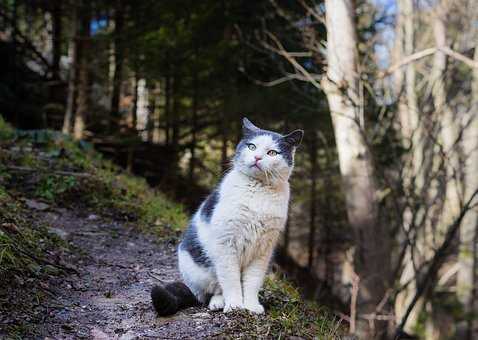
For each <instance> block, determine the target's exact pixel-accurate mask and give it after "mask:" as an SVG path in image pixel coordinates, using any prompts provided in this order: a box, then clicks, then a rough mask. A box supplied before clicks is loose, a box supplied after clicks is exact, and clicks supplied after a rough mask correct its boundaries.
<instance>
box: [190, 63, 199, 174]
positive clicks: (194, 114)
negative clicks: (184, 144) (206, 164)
mask: <svg viewBox="0 0 478 340" xmlns="http://www.w3.org/2000/svg"><path fill="white" fill-rule="evenodd" d="M193 78H194V79H193V98H192V99H193V102H192V124H191V128H192V136H191V147H190V150H191V158H190V160H189V182H191V183H193V182H194V171H195V169H196V144H197V140H196V129H197V114H198V112H197V111H198V74H197V71H194V76H193Z"/></svg>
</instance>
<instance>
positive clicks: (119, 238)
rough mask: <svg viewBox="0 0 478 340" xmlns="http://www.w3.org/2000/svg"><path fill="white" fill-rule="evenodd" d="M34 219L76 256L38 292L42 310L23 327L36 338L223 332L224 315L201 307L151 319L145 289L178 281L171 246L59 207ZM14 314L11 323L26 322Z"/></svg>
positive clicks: (203, 335)
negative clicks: (43, 294)
mask: <svg viewBox="0 0 478 340" xmlns="http://www.w3.org/2000/svg"><path fill="white" fill-rule="evenodd" d="M34 215H35V218H36V219H37V220H38V221H39V222H43V223H46V224H47V225H49V226H50V229H51V231H52V232H54V233H56V234H57V235H59V236H60V237H61V238H62V239H64V240H65V241H66V242H68V243H69V244H70V245H71V246H72V247H73V248H76V249H77V250H80V251H79V252H78V251H77V252H74V253H67V254H66V255H65V256H64V258H63V259H62V262H63V263H64V264H66V266H68V268H74V270H75V271H76V273H72V274H69V275H66V276H57V277H55V276H53V277H50V278H49V280H48V281H46V283H45V285H44V287H47V288H48V290H49V292H50V294H51V299H49V301H48V302H46V303H45V304H44V305H43V306H42V309H43V311H42V312H41V314H43V318H41V319H38V320H37V321H40V322H39V323H38V324H36V325H34V324H30V325H29V327H32V328H33V327H34V328H36V329H35V333H36V334H38V335H39V336H40V337H43V336H53V337H54V338H55V339H68V338H88V339H91V338H93V339H137V338H141V339H143V338H156V339H192V338H210V337H214V336H219V335H220V334H221V333H222V331H223V330H224V329H225V328H227V326H226V325H227V323H228V322H229V321H228V319H227V318H226V317H225V316H224V314H223V313H209V312H208V311H207V310H205V309H204V308H189V309H187V310H185V311H182V312H180V313H178V314H176V315H174V316H172V317H169V318H158V317H157V316H156V315H155V313H154V310H153V308H152V305H151V300H150V295H149V294H150V290H151V287H152V286H153V285H154V284H157V283H158V282H160V281H159V280H161V281H162V282H169V281H174V280H178V279H179V275H178V271H177V269H176V257H175V254H174V246H173V245H171V244H170V243H161V242H159V243H158V242H152V241H151V237H147V236H145V235H144V234H142V233H138V232H137V229H135V228H134V227H131V226H128V225H125V224H123V223H119V222H115V221H111V220H104V219H102V218H100V217H99V216H97V215H95V214H89V215H85V214H83V213H81V212H80V213H78V212H73V211H70V210H68V209H61V208H60V209H51V210H48V211H41V212H40V211H39V212H36V213H35V214H34ZM16 303H18V301H12V303H11V305H12V306H14V305H15V304H16ZM16 312H17V313H18V312H19V313H20V314H18V315H16V316H15V317H16V318H17V319H21V318H22V317H28V314H27V315H23V316H22V315H21V313H22V312H21V311H16ZM10 317H12V315H10ZM224 326H226V327H224Z"/></svg>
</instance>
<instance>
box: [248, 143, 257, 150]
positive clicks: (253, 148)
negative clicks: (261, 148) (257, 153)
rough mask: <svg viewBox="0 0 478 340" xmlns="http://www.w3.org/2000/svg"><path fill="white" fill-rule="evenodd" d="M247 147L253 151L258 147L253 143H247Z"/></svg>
mask: <svg viewBox="0 0 478 340" xmlns="http://www.w3.org/2000/svg"><path fill="white" fill-rule="evenodd" d="M247 147H248V148H249V150H251V151H254V150H255V149H256V146H255V145H254V144H252V143H249V144H247Z"/></svg>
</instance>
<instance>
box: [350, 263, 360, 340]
mask: <svg viewBox="0 0 478 340" xmlns="http://www.w3.org/2000/svg"><path fill="white" fill-rule="evenodd" d="M359 283H360V277H359V276H358V275H357V273H355V271H354V272H353V273H352V297H351V299H350V329H349V333H350V334H354V333H355V329H356V326H355V323H356V321H357V296H358V290H359Z"/></svg>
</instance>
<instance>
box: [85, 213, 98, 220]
mask: <svg viewBox="0 0 478 340" xmlns="http://www.w3.org/2000/svg"><path fill="white" fill-rule="evenodd" d="M99 218H100V217H99V216H98V215H95V214H91V215H90V216H88V220H90V221H95V220H97V219H99Z"/></svg>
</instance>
